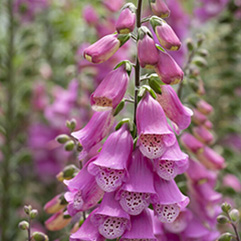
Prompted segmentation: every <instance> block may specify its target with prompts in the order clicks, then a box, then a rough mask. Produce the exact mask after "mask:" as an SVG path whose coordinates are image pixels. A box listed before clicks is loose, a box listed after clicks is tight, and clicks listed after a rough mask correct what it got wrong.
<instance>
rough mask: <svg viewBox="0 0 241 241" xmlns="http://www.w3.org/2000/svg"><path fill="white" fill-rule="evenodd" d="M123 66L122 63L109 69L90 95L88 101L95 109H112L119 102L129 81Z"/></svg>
mask: <svg viewBox="0 0 241 241" xmlns="http://www.w3.org/2000/svg"><path fill="white" fill-rule="evenodd" d="M125 66H126V65H125V64H122V65H121V66H120V67H118V68H117V69H115V70H113V71H111V72H110V73H109V74H108V75H107V76H106V77H105V78H104V79H103V80H102V82H101V83H100V84H99V86H98V87H97V89H96V90H95V91H94V93H93V94H92V95H91V97H90V101H91V105H92V108H93V109H94V110H95V111H103V110H108V109H111V108H113V109H114V108H116V106H117V105H118V104H119V103H120V101H121V100H122V98H123V97H124V95H125V93H126V90H127V86H128V82H129V75H128V73H127V70H126V67H125Z"/></svg>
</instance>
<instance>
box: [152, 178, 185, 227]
mask: <svg viewBox="0 0 241 241" xmlns="http://www.w3.org/2000/svg"><path fill="white" fill-rule="evenodd" d="M154 179H155V189H156V192H157V195H158V201H157V202H156V203H154V204H153V208H154V212H155V215H156V216H157V218H158V219H159V220H160V221H161V222H163V223H172V222H174V220H175V219H176V218H177V217H178V215H179V213H180V211H181V210H183V209H184V208H185V207H186V206H187V205H188V203H189V198H188V197H186V196H184V195H183V194H182V193H181V192H180V190H179V188H178V187H177V184H176V183H175V181H174V180H170V181H166V180H164V179H161V178H160V177H159V176H157V175H155V178H154Z"/></svg>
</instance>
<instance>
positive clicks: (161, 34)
mask: <svg viewBox="0 0 241 241" xmlns="http://www.w3.org/2000/svg"><path fill="white" fill-rule="evenodd" d="M150 22H151V25H152V28H153V31H154V32H155V34H156V36H157V38H158V40H159V42H160V44H161V45H162V46H163V47H164V48H165V49H168V50H170V51H176V50H178V49H179V48H180V47H181V41H180V40H179V38H178V37H177V35H176V34H175V32H174V31H173V29H172V28H171V26H170V25H168V24H167V23H166V21H164V20H163V19H161V18H158V17H157V16H152V17H151V19H150Z"/></svg>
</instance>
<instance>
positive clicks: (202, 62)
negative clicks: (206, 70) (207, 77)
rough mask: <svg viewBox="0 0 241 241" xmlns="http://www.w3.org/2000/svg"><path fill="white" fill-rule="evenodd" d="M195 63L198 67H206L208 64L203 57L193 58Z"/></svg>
mask: <svg viewBox="0 0 241 241" xmlns="http://www.w3.org/2000/svg"><path fill="white" fill-rule="evenodd" d="M193 63H194V64H195V65H197V66H198V67H200V68H203V67H206V66H207V65H208V63H207V61H206V59H204V58H202V57H196V58H195V59H194V60H193Z"/></svg>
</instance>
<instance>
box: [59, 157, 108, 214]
mask: <svg viewBox="0 0 241 241" xmlns="http://www.w3.org/2000/svg"><path fill="white" fill-rule="evenodd" d="M95 159H96V157H94V158H92V159H91V160H90V161H89V162H87V163H86V164H85V166H84V167H83V168H82V169H81V170H80V172H79V173H78V174H77V176H75V177H74V178H73V179H71V180H68V181H67V180H65V181H64V183H65V184H66V185H67V186H68V189H69V192H66V193H65V199H66V200H67V202H68V203H69V204H68V207H67V208H68V213H69V214H70V215H71V216H74V215H75V214H76V213H77V212H79V211H86V210H88V209H90V208H92V207H94V206H95V205H96V204H97V203H98V202H99V200H100V199H101V198H102V197H103V195H104V192H103V190H102V189H101V188H100V187H99V186H98V185H97V183H96V181H95V177H94V176H92V175H91V174H89V172H88V171H87V168H88V165H89V164H90V163H92V162H93V161H94V160H95Z"/></svg>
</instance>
